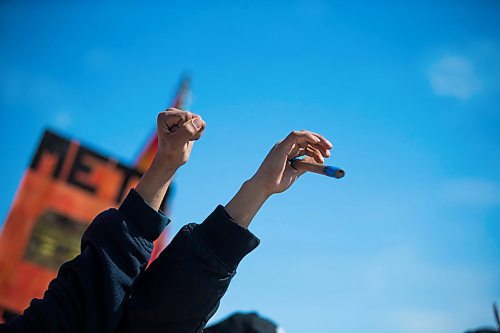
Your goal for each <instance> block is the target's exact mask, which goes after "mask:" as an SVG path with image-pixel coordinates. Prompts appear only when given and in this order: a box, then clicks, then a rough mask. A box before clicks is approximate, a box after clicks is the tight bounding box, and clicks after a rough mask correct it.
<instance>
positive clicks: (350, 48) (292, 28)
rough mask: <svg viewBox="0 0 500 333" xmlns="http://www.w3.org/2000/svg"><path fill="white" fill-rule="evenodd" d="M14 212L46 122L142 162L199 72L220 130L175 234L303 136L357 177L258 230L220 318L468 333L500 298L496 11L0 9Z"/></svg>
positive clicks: (198, 95) (310, 181) (180, 190)
mask: <svg viewBox="0 0 500 333" xmlns="http://www.w3.org/2000/svg"><path fill="white" fill-rule="evenodd" d="M0 8H1V10H0V41H1V45H2V47H1V49H0V108H1V118H0V121H1V123H2V124H3V127H2V131H1V132H0V139H1V142H2V155H3V163H1V166H0V168H1V169H0V171H1V174H2V175H3V177H4V180H3V181H2V187H3V191H2V192H1V193H0V212H1V213H2V215H3V216H4V217H5V216H6V214H7V212H8V210H9V207H10V204H11V202H12V199H13V196H14V194H15V191H16V188H17V186H18V184H19V181H20V180H21V177H22V174H23V171H24V170H25V168H26V167H27V165H28V163H29V161H30V159H31V156H32V153H33V151H34V149H35V148H36V146H37V143H38V140H39V139H40V137H41V134H42V131H43V130H44V129H45V128H47V127H50V128H53V129H56V130H57V131H58V132H61V133H63V134H67V135H70V136H72V137H74V138H77V139H79V140H81V141H82V142H83V143H85V144H87V145H90V146H91V147H95V148H97V149H98V150H100V151H103V152H105V153H107V154H110V155H112V156H114V157H116V158H119V159H120V160H122V161H124V162H130V163H131V162H132V161H134V159H135V157H136V156H137V154H138V152H139V151H140V149H141V147H142V146H143V145H144V144H145V142H146V141H147V140H148V138H149V135H150V134H151V132H152V130H153V128H154V122H155V117H156V113H157V112H158V111H160V110H162V108H164V107H165V106H167V104H168V102H169V100H170V99H171V97H172V93H173V91H174V89H175V86H176V84H177V81H178V79H179V77H180V75H181V73H183V72H185V71H189V72H190V73H192V76H193V84H192V87H193V96H192V103H191V110H192V111H193V112H197V113H199V114H201V115H202V116H203V118H204V119H205V120H206V122H207V130H206V133H205V135H204V137H203V139H202V140H201V141H199V142H198V143H197V144H196V146H195V149H194V151H193V155H192V158H191V160H190V162H189V164H188V165H186V166H185V167H184V168H183V169H182V170H181V171H180V172H179V174H178V176H177V191H176V195H175V198H174V205H173V210H172V219H173V221H174V223H173V225H172V227H171V230H172V233H174V232H175V231H176V230H177V229H179V228H180V227H181V226H182V225H183V224H185V223H187V222H192V221H201V220H202V219H203V218H204V217H205V216H206V215H208V214H209V213H210V212H211V210H212V209H213V208H214V207H215V205H216V204H219V203H222V204H225V203H226V202H227V201H228V200H229V199H230V198H231V196H232V195H233V194H234V193H235V192H236V191H237V189H238V188H239V186H240V184H241V183H242V182H243V181H244V180H246V179H247V178H248V177H250V176H251V175H252V174H253V172H254V171H255V170H256V168H257V167H258V165H259V163H260V161H261V160H262V159H263V157H264V156H265V154H266V153H267V151H268V150H269V148H270V147H271V146H272V145H273V144H274V143H275V142H276V141H278V140H280V139H281V138H282V137H284V136H286V135H287V134H288V132H290V131H291V130H293V129H310V130H313V131H316V132H319V133H322V134H324V135H325V136H326V137H327V138H329V139H330V141H332V142H333V143H334V145H335V148H334V153H333V157H332V158H331V160H332V162H330V163H331V164H334V165H339V166H342V167H344V168H345V170H346V177H345V178H344V179H342V180H331V179H327V178H325V177H321V176H318V175H305V176H304V177H303V178H302V179H300V180H299V182H298V183H297V184H295V186H294V187H293V188H292V189H291V190H289V191H288V192H286V193H284V194H281V195H278V196H275V197H273V198H271V200H270V201H269V202H268V203H267V204H266V205H265V207H264V208H263V209H262V211H261V212H260V213H259V215H258V216H257V217H256V218H255V220H254V222H253V224H252V226H251V227H250V229H251V230H252V231H253V232H254V233H255V234H256V235H257V236H259V237H260V238H261V240H262V243H261V246H260V247H259V248H258V249H257V250H256V251H255V252H254V253H252V254H251V255H249V256H248V257H247V258H246V259H245V261H244V262H243V263H242V264H241V266H240V268H239V273H238V275H237V277H236V278H235V280H234V281H233V284H232V286H231V288H230V290H229V291H228V293H227V295H226V296H225V298H224V299H223V302H222V305H221V307H220V309H219V311H218V313H217V314H216V316H215V319H220V318H222V317H224V316H225V315H227V314H228V313H230V312H232V311H235V310H258V311H259V312H261V313H262V314H264V315H266V316H268V317H270V318H273V319H274V320H276V321H277V322H278V323H280V325H281V326H283V327H284V328H285V330H286V332H288V333H299V332H317V333H323V332H325V333H326V332H340V331H362V330H369V331H371V332H381V333H382V332H383V333H391V332H395V333H396V332H409V333H411V332H440V333H443V332H444V333H446V332H450V333H451V332H462V331H465V330H466V329H468V328H474V327H477V326H481V325H486V324H489V325H493V316H492V313H491V310H490V309H491V303H492V302H493V301H495V300H496V301H497V302H500V283H499V281H500V175H499V172H498V171H499V170H500V151H499V150H500V149H499V147H500V145H499V143H500V134H499V133H500V94H499V93H500V3H499V2H498V1H494V0H481V1H474V2H470V1H424V2H422V1H418V2H417V1H406V2H397V1H394V2H384V3H374V2H371V1H349V2H348V3H345V2H334V1H274V2H272V3H270V2H269V1H252V2H251V3H248V4H243V3H235V2H231V1H226V2H224V1H214V2H210V3H207V2H201V1H200V2H196V1H182V2H181V1H179V2H169V3H167V2H157V3H156V4H154V5H147V6H146V5H141V4H138V3H134V2H126V3H122V4H119V3H118V2H116V3H112V2H109V3H106V4H98V3H97V2H92V1H87V2H84V3H83V2H82V3H81V4H78V3H73V4H68V3H66V2H62V1H61V2H58V1H54V2H52V3H51V4H44V5H40V4H35V3H34V2H30V1H24V2H23V1H4V2H2V4H1V5H0Z"/></svg>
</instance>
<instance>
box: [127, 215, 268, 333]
mask: <svg viewBox="0 0 500 333" xmlns="http://www.w3.org/2000/svg"><path fill="white" fill-rule="evenodd" d="M258 244H259V239H257V238H256V237H255V236H254V235H253V234H252V233H251V232H250V231H248V230H247V229H245V228H243V227H241V226H240V225H238V224H237V223H236V222H235V221H234V220H233V219H232V218H231V217H230V216H229V214H228V213H227V212H226V211H225V209H224V208H223V207H222V206H218V207H217V208H216V209H215V211H214V212H213V213H212V214H211V215H210V216H208V218H207V219H206V220H205V221H204V222H203V223H202V224H200V225H197V224H188V225H186V226H184V227H183V228H182V229H181V230H180V231H179V233H178V234H177V235H176V236H175V237H174V239H173V240H172V242H171V243H170V244H169V245H168V246H167V248H166V249H165V250H164V251H163V252H162V253H161V254H160V256H159V257H158V258H157V259H156V260H155V261H154V262H153V263H152V264H151V265H150V267H149V268H148V269H147V270H146V271H145V272H144V273H143V274H141V276H140V277H139V279H138V283H137V286H136V288H135V289H134V291H133V293H132V295H131V298H130V300H129V302H128V303H127V305H126V308H125V312H124V316H123V321H122V323H121V325H120V328H121V329H120V332H129V333H131V332H134V333H136V332H137V333H138V332H168V333H195V332H201V331H202V330H203V327H204V326H205V324H206V322H207V321H208V319H210V317H211V316H212V315H213V314H214V313H215V311H216V310H217V308H218V306H219V301H220V299H221V298H222V296H223V295H224V293H225V292H226V290H227V288H228V286H229V283H230V281H231V278H232V277H233V276H234V274H235V273H236V268H237V266H238V264H239V262H240V261H241V260H242V259H243V257H244V256H245V255H246V254H248V253H249V252H250V251H252V250H253V249H255V248H256V247H257V245H258Z"/></svg>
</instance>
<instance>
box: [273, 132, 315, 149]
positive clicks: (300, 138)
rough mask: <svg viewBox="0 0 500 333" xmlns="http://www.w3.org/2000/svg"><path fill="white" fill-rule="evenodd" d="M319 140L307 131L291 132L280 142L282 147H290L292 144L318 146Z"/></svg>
mask: <svg viewBox="0 0 500 333" xmlns="http://www.w3.org/2000/svg"><path fill="white" fill-rule="evenodd" d="M320 142H321V139H320V138H318V137H316V136H314V135H313V134H312V133H311V132H308V131H292V132H291V133H290V134H288V136H287V137H286V138H285V139H284V140H283V141H282V142H281V145H282V146H283V147H292V146H293V145H294V144H304V143H311V144H319V143H320Z"/></svg>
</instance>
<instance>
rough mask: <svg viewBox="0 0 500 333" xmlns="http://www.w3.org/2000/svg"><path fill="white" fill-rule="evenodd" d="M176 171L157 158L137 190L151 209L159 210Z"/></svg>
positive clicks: (166, 162)
mask: <svg viewBox="0 0 500 333" xmlns="http://www.w3.org/2000/svg"><path fill="white" fill-rule="evenodd" d="M176 171H177V168H176V167H173V166H169V164H168V161H165V160H163V159H161V158H159V157H158V156H156V157H155V159H154V160H153V163H152V164H151V167H150V168H149V169H148V170H147V171H146V172H145V173H144V175H143V176H142V178H141V180H140V181H139V183H138V184H137V186H136V188H135V190H136V191H137V193H139V194H140V196H141V197H142V198H143V199H144V201H145V202H146V203H147V204H148V205H149V206H151V208H153V209H154V210H159V209H160V205H161V202H162V200H163V198H164V197H165V194H166V193H167V190H168V187H169V186H170V183H172V179H173V177H174V174H175V172H176Z"/></svg>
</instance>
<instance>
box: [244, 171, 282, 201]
mask: <svg viewBox="0 0 500 333" xmlns="http://www.w3.org/2000/svg"><path fill="white" fill-rule="evenodd" d="M243 186H246V187H248V188H250V189H253V192H254V193H255V194H256V196H257V197H258V198H259V199H261V200H264V201H266V200H267V199H268V198H269V197H270V196H271V195H273V194H274V193H275V192H274V191H273V190H272V189H271V186H270V184H269V182H268V181H266V180H265V179H261V178H259V177H258V176H257V175H254V176H253V177H252V178H250V179H249V180H247V181H246V182H244V183H243Z"/></svg>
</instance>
